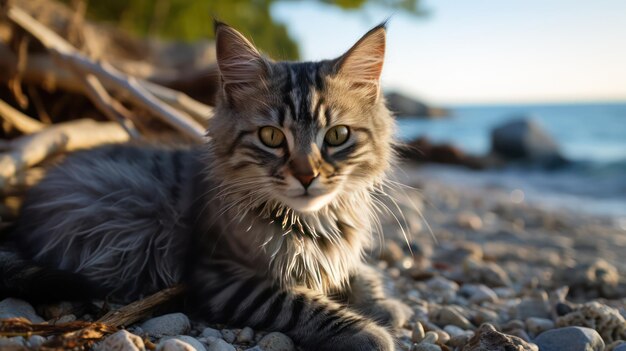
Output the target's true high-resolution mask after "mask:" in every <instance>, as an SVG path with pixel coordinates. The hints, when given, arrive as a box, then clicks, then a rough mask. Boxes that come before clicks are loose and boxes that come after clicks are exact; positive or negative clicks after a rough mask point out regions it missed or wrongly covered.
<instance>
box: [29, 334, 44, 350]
mask: <svg viewBox="0 0 626 351" xmlns="http://www.w3.org/2000/svg"><path fill="white" fill-rule="evenodd" d="M44 342H46V338H44V337H43V336H41V335H32V336H30V337H29V338H28V340H27V341H26V344H27V345H28V347H30V348H31V349H33V350H38V349H39V348H40V347H41V345H43V343H44Z"/></svg>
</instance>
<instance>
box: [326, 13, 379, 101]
mask: <svg viewBox="0 0 626 351" xmlns="http://www.w3.org/2000/svg"><path fill="white" fill-rule="evenodd" d="M385 26H386V23H381V24H379V25H378V26H376V27H374V28H372V29H371V30H370V31H369V32H367V33H366V34H365V35H364V36H363V37H361V39H359V41H357V42H356V44H354V46H352V48H350V50H348V52H346V53H345V54H343V55H342V56H341V57H340V58H339V59H338V60H337V62H336V66H335V70H336V72H337V73H338V75H339V77H340V78H341V79H343V80H345V81H347V82H348V83H349V85H350V88H352V89H359V90H360V91H362V92H363V93H364V94H365V95H366V97H367V98H371V99H372V100H373V101H376V100H377V99H378V95H379V91H380V74H381V72H382V70H383V62H384V61H385V37H386V28H385Z"/></svg>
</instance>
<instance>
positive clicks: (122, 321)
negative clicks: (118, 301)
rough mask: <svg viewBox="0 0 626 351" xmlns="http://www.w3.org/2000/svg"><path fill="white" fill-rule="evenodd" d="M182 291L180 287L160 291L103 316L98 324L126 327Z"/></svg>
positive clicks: (182, 288)
mask: <svg viewBox="0 0 626 351" xmlns="http://www.w3.org/2000/svg"><path fill="white" fill-rule="evenodd" d="M184 291H185V289H184V287H182V286H180V285H179V286H174V287H171V288H168V289H164V290H161V291H159V292H157V293H156V294H153V295H150V296H148V297H146V298H145V299H142V300H139V301H135V302H133V303H131V304H130V305H126V306H124V307H122V308H120V309H119V310H116V311H111V312H109V313H107V314H105V315H104V316H103V317H102V318H100V319H99V320H98V322H99V323H104V324H107V325H110V326H114V327H123V326H127V325H129V324H132V323H135V322H137V321H139V320H141V319H143V318H145V317H147V316H149V315H150V314H151V313H152V312H154V309H155V308H156V307H158V306H160V305H162V304H164V303H166V302H168V301H171V300H173V299H174V298H176V297H178V296H180V295H182V293H183V292H184Z"/></svg>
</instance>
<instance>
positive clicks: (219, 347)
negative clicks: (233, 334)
mask: <svg viewBox="0 0 626 351" xmlns="http://www.w3.org/2000/svg"><path fill="white" fill-rule="evenodd" d="M236 350H237V349H235V347H234V346H233V345H231V344H229V343H227V342H226V341H224V340H222V339H216V340H215V342H214V343H212V344H211V345H210V346H209V348H208V350H207V351H236Z"/></svg>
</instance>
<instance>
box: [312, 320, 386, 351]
mask: <svg viewBox="0 0 626 351" xmlns="http://www.w3.org/2000/svg"><path fill="white" fill-rule="evenodd" d="M395 349H396V345H395V343H394V339H393V337H392V336H391V334H390V333H389V332H388V331H387V330H386V329H385V328H383V327H381V326H378V325H376V324H374V323H371V324H370V325H368V326H367V327H366V328H363V329H362V330H361V331H359V332H358V333H356V334H344V335H338V336H336V337H334V338H332V339H331V340H328V343H326V344H325V345H318V347H316V348H315V350H316V351H322V350H323V351H326V350H328V351H331V350H342V351H394V350H395Z"/></svg>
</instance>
